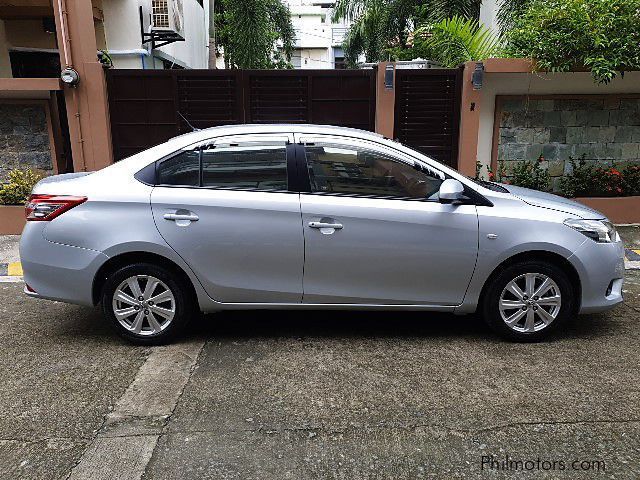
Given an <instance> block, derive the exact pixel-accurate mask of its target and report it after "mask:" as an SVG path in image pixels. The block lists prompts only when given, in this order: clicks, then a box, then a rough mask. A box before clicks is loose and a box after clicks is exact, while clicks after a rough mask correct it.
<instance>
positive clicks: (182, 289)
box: [102, 263, 193, 345]
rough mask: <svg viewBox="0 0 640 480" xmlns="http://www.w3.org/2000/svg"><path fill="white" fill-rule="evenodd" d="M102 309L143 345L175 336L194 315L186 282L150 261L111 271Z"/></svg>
mask: <svg viewBox="0 0 640 480" xmlns="http://www.w3.org/2000/svg"><path fill="white" fill-rule="evenodd" d="M102 309H103V312H104V315H105V317H106V318H107V319H109V321H110V323H111V325H112V326H113V327H114V328H115V329H116V331H117V332H118V333H119V334H120V335H121V336H122V337H124V338H126V339H127V340H129V341H132V342H134V343H138V344H143V345H157V344H161V343H166V342H168V341H170V340H172V339H174V338H175V337H176V336H177V335H178V334H179V333H180V331H181V330H182V329H183V328H184V327H185V326H186V324H187V323H188V321H189V319H190V317H191V316H192V314H193V305H192V302H191V301H190V296H189V290H188V289H187V288H186V285H184V281H183V280H182V279H181V278H179V277H178V276H176V275H175V274H174V273H173V272H170V271H169V270H166V269H164V268H162V267H159V266H156V265H152V264H148V263H138V264H134V265H128V266H126V267H122V268H120V269H119V270H116V271H115V272H114V273H112V274H111V275H110V276H109V278H108V279H107V281H106V283H105V285H104V289H103V293H102Z"/></svg>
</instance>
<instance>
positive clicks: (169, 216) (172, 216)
mask: <svg viewBox="0 0 640 480" xmlns="http://www.w3.org/2000/svg"><path fill="white" fill-rule="evenodd" d="M164 219H165V220H173V221H176V220H188V221H190V222H197V221H198V220H200V217H198V216H197V215H196V214H195V213H165V214H164Z"/></svg>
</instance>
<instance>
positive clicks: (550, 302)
mask: <svg viewBox="0 0 640 480" xmlns="http://www.w3.org/2000/svg"><path fill="white" fill-rule="evenodd" d="M499 301H500V304H499V306H498V309H499V311H500V316H501V317H502V320H503V321H504V323H505V324H506V325H507V326H508V327H509V328H511V329H512V330H514V331H516V332H520V333H530V332H538V331H540V330H543V329H544V328H546V327H548V326H549V325H550V324H551V323H552V322H553V321H554V320H555V319H556V318H557V316H558V314H559V313H560V308H561V306H562V298H561V294H560V288H559V287H558V285H557V284H556V282H554V281H553V280H552V279H551V278H550V277H548V276H547V275H544V274H542V273H525V274H522V275H519V276H517V277H516V278H514V279H513V280H511V281H510V282H509V283H507V285H506V287H505V288H504V290H503V291H502V294H501V295H500V300H499Z"/></svg>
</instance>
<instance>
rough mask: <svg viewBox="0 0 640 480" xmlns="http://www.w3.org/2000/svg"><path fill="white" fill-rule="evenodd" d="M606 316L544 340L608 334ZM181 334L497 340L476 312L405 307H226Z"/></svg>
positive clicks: (578, 322)
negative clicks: (379, 309) (381, 309)
mask: <svg viewBox="0 0 640 480" xmlns="http://www.w3.org/2000/svg"><path fill="white" fill-rule="evenodd" d="M610 320H611V319H610V318H609V314H597V315H586V316H579V317H577V318H575V319H573V321H572V322H570V323H569V324H568V325H567V326H566V328H564V329H563V330H562V331H561V332H558V333H557V334H555V335H553V336H551V337H550V338H549V340H550V341H559V340H563V339H571V338H585V337H592V336H598V335H610V334H611V333H613V331H614V330H615V328H616V326H615V325H614V324H613V323H612V322H611V321H610ZM185 336H186V337H191V338H193V337H206V338H207V339H214V338H218V339H221V338H226V339H250V338H278V337H294V338H295V337H325V338H338V337H342V338H376V337H379V338H388V337H396V338H397V337H421V338H425V339H428V338H450V339H465V340H469V339H481V340H485V341H490V342H494V341H501V339H500V338H499V337H497V336H496V335H495V334H494V333H493V332H492V331H491V330H490V329H489V328H488V327H487V326H486V324H485V323H484V321H483V320H482V318H480V316H478V315H462V316H457V315H453V314H445V313H434V312H406V311H404V312H403V311H391V312H373V311H369V312H362V311H358V312H356V311H340V310H330V311H317V310H308V311H304V310H303V311H291V310H289V311H279V310H254V311H227V312H219V313H215V314H207V315H203V316H202V317H200V318H198V319H196V320H195V321H193V322H192V323H191V324H190V325H189V327H188V329H187V332H186V333H185Z"/></svg>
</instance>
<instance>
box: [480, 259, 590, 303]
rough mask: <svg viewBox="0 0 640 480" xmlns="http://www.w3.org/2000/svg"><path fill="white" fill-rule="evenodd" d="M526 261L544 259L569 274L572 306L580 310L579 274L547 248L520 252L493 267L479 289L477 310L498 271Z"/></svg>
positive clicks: (567, 262)
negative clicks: (573, 291)
mask: <svg viewBox="0 0 640 480" xmlns="http://www.w3.org/2000/svg"><path fill="white" fill-rule="evenodd" d="M526 261H546V262H549V263H553V264H554V265H557V266H558V267H560V268H561V269H562V270H563V271H564V272H565V273H566V274H567V275H568V276H569V280H570V281H571V284H572V285H573V286H574V288H575V289H576V290H575V305H574V308H575V311H579V310H580V304H581V302H582V284H581V282H580V275H579V274H578V271H577V270H576V268H575V267H574V266H573V265H572V264H571V262H570V261H569V260H567V259H566V258H565V257H563V256H562V255H560V254H558V253H554V252H549V251H547V250H529V251H526V252H520V253H517V254H515V255H512V256H510V257H509V258H507V259H505V260H503V261H502V263H500V264H499V265H498V266H497V267H496V268H494V269H493V271H492V272H491V273H490V274H489V276H488V277H487V279H486V280H485V282H484V284H483V286H482V290H481V291H480V301H479V302H478V310H480V309H481V308H482V302H483V301H484V298H485V297H486V292H487V289H488V288H489V286H490V285H491V282H493V280H494V279H495V278H496V277H497V276H498V275H499V274H500V272H502V271H503V270H504V269H505V268H508V267H510V266H511V265H515V264H517V263H521V262H526Z"/></svg>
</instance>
